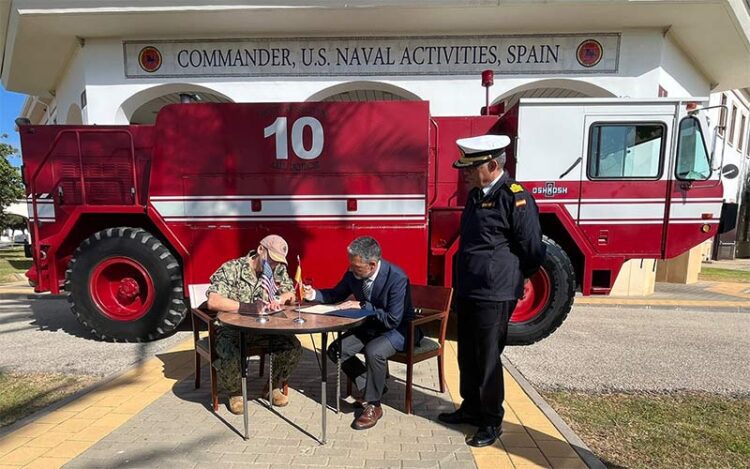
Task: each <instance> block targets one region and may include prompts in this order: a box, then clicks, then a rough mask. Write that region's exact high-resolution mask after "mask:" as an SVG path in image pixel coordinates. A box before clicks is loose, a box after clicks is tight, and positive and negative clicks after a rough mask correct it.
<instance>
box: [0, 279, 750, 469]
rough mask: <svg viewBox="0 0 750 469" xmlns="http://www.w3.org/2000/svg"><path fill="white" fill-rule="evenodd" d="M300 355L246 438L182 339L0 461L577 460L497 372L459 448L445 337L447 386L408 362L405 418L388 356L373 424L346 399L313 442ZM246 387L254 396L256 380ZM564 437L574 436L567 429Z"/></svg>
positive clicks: (721, 295)
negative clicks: (472, 438)
mask: <svg viewBox="0 0 750 469" xmlns="http://www.w3.org/2000/svg"><path fill="white" fill-rule="evenodd" d="M28 292H29V291H28V288H27V287H26V288H24V287H23V286H22V285H11V286H8V287H4V288H0V296H2V297H5V298H6V299H9V298H11V297H13V296H14V295H26V294H28ZM748 300H750V290H749V289H748V284H734V283H724V282H722V283H719V282H700V283H698V284H696V285H669V284H658V285H657V292H656V294H655V295H653V296H651V297H646V298H624V299H623V298H611V297H610V298H608V297H604V298H597V297H588V298H577V299H576V304H578V305H586V304H588V305H596V304H601V305H616V306H646V307H663V306H670V307H678V308H681V307H684V308H696V307H698V308H703V309H706V310H709V309H715V308H717V307H720V308H727V309H745V308H748V303H750V301H748ZM303 339H305V340H304V341H303V343H304V345H305V348H306V352H305V356H304V361H303V363H302V364H301V366H300V367H299V368H298V370H297V372H296V373H295V375H294V376H293V377H292V380H291V382H290V385H291V403H290V405H289V406H288V407H285V408H282V409H274V410H273V411H272V410H269V409H267V408H266V407H265V406H264V405H263V401H261V400H254V401H251V403H250V411H251V416H250V418H251V426H252V429H253V430H252V431H253V437H252V438H251V440H250V441H248V442H245V441H243V440H242V438H241V437H240V435H239V434H238V433H237V430H238V429H240V428H241V425H242V419H241V417H237V416H234V415H231V414H229V413H228V412H227V411H226V409H225V407H222V408H221V409H220V411H219V412H218V413H213V412H212V411H210V409H209V407H208V405H207V404H208V400H209V398H208V391H207V383H206V382H205V381H204V384H203V387H202V389H200V390H197V391H196V390H194V389H193V383H192V382H193V380H192V378H191V375H192V372H193V366H192V364H193V354H192V351H191V348H192V342H191V341H190V340H188V341H184V342H182V343H180V344H179V345H178V346H177V347H175V348H173V349H171V350H169V351H168V352H165V353H160V354H158V355H157V357H156V358H153V359H150V360H147V361H145V362H143V363H141V364H140V365H139V366H138V367H137V368H135V369H132V370H130V371H128V372H127V373H125V374H123V375H121V376H120V377H119V378H117V379H115V380H113V381H111V382H109V383H106V384H104V385H103V386H101V387H99V388H97V389H95V390H94V391H92V392H90V393H88V394H85V395H83V396H82V397H80V398H78V399H76V400H74V401H73V402H71V403H69V404H67V405H64V406H62V407H59V408H57V409H56V410H53V411H52V412H47V413H42V414H41V415H40V416H39V417H37V418H36V419H35V420H33V421H31V422H30V423H27V424H25V425H24V426H22V427H20V428H18V429H16V430H15V431H13V432H12V433H9V434H5V435H4V436H3V437H0V469H3V468H18V467H29V468H46V467H62V466H65V467H70V468H81V467H85V468H89V467H149V468H152V467H180V468H183V467H188V468H189V467H204V466H208V465H211V466H213V467H217V468H220V467H258V468H274V467H284V468H295V467H315V466H327V467H360V468H362V467H435V468H453V467H456V468H464V467H466V468H474V467H476V468H480V469H484V468H505V467H517V468H523V467H553V468H557V467H560V468H567V467H570V468H578V467H585V465H584V463H583V461H582V460H581V459H580V458H579V457H578V454H577V453H576V451H574V448H573V447H572V446H571V444H570V443H569V442H568V441H566V439H565V438H564V437H563V435H562V434H561V433H560V432H559V431H558V429H557V428H556V427H555V425H553V423H552V422H551V421H550V420H549V418H548V417H547V416H546V415H545V414H544V413H543V412H542V411H541V410H540V409H539V408H538V407H537V405H536V404H535V403H534V401H533V400H532V399H531V398H530V397H529V396H528V395H527V394H526V393H525V392H524V390H523V389H522V388H521V386H520V385H519V384H518V382H516V381H515V380H514V379H513V378H512V377H511V376H510V375H508V374H507V373H506V392H507V394H506V398H507V399H506V422H505V424H504V432H505V433H504V435H503V437H502V438H501V441H499V442H498V443H497V444H496V445H494V446H491V447H488V448H482V449H479V450H476V449H470V448H469V447H467V446H466V445H465V444H464V443H463V441H464V438H465V436H466V435H467V434H470V433H471V432H472V430H473V429H472V428H471V427H463V428H461V427H459V428H450V427H446V426H443V425H441V424H440V423H439V422H437V420H436V416H437V414H438V413H440V412H443V411H446V410H450V409H452V408H454V406H455V405H456V403H457V400H458V399H459V396H458V370H457V363H456V355H455V344H454V343H453V342H449V343H448V344H447V345H448V346H447V348H446V375H447V376H446V378H447V381H448V383H447V384H448V391H449V392H448V393H446V394H440V393H438V392H436V391H435V388H436V387H437V379H436V376H437V371H436V364H435V362H434V361H432V362H424V363H421V364H418V365H417V366H416V368H415V383H416V384H417V387H416V388H415V396H414V408H415V414H416V415H413V416H406V415H404V414H403V413H402V411H401V409H403V392H404V388H403V376H404V368H403V366H400V365H398V364H395V363H394V364H392V365H391V373H392V375H393V378H394V379H392V380H391V382H392V383H393V384H392V386H391V390H390V392H389V393H388V394H386V396H385V399H384V404H385V417H384V419H383V420H382V421H381V423H379V424H378V425H377V426H376V427H375V428H373V429H371V430H368V431H364V432H356V431H354V430H352V429H351V428H350V427H349V426H350V424H351V421H352V418H353V413H352V412H353V409H352V407H351V406H350V405H344V406H343V407H342V413H341V414H339V415H336V414H335V413H333V411H332V410H331V411H329V419H328V423H329V428H328V434H329V438H328V441H329V442H328V444H327V445H326V446H320V445H318V444H317V442H316V441H315V438H316V437H317V436H318V435H319V432H320V407H319V405H318V404H317V403H318V402H319V392H320V385H319V371H318V370H319V368H318V364H317V361H316V358H315V355H314V354H313V352H312V350H313V344H312V342H311V341H310V339H309V338H307V337H303ZM329 372H330V375H329V389H328V391H327V392H328V395H329V405H330V404H332V403H333V398H332V396H333V395H335V384H334V383H335V377H334V375H335V369H334V367H329ZM252 386H253V387H251V393H253V395H257V394H258V390H259V387H260V386H261V384H260V381H259V380H253V382H252ZM572 438H573V439H574V440H575V438H574V437H572Z"/></svg>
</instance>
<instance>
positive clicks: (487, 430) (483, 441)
mask: <svg viewBox="0 0 750 469" xmlns="http://www.w3.org/2000/svg"><path fill="white" fill-rule="evenodd" d="M502 433H503V431H502V430H501V429H500V427H495V426H494V425H488V426H483V427H479V429H478V430H477V432H476V433H475V434H474V436H472V437H471V438H469V439H467V440H466V444H467V445H469V446H474V447H476V448H481V447H483V446H489V445H491V444H493V443H494V442H495V440H497V439H498V438H500V435H501V434H502Z"/></svg>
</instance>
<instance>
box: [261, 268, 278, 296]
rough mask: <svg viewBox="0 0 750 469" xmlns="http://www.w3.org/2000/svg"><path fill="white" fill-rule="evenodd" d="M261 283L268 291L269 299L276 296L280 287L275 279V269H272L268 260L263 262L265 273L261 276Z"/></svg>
mask: <svg viewBox="0 0 750 469" xmlns="http://www.w3.org/2000/svg"><path fill="white" fill-rule="evenodd" d="M260 283H261V286H262V287H263V289H264V290H265V291H266V293H268V299H269V300H273V299H274V298H276V294H277V293H278V292H279V289H278V288H277V287H276V282H274V280H273V269H271V264H269V263H268V262H264V263H263V273H262V274H261V276H260Z"/></svg>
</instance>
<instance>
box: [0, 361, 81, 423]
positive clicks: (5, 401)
mask: <svg viewBox="0 0 750 469" xmlns="http://www.w3.org/2000/svg"><path fill="white" fill-rule="evenodd" d="M91 382H92V378H90V377H86V376H69V375H62V374H57V373H55V374H17V373H2V372H0V427H4V426H6V425H10V424H12V423H13V422H16V421H18V420H20V419H22V418H24V417H26V416H27V415H29V414H32V413H33V412H36V411H38V410H40V409H43V408H44V407H47V406H48V405H50V404H52V403H53V402H55V401H58V400H60V399H62V398H64V397H66V396H69V395H70V394H72V393H74V392H75V391H78V390H79V389H81V388H83V387H84V386H86V385H87V384H90V383H91Z"/></svg>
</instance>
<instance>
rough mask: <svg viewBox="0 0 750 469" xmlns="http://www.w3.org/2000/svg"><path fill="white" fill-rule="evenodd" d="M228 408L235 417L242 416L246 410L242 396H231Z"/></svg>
mask: <svg viewBox="0 0 750 469" xmlns="http://www.w3.org/2000/svg"><path fill="white" fill-rule="evenodd" d="M227 407H228V408H229V412H231V413H233V414H234V415H241V414H242V412H243V411H244V410H245V401H244V400H243V399H242V395H241V394H240V395H237V394H233V395H231V396H229V402H228V403H227Z"/></svg>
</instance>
